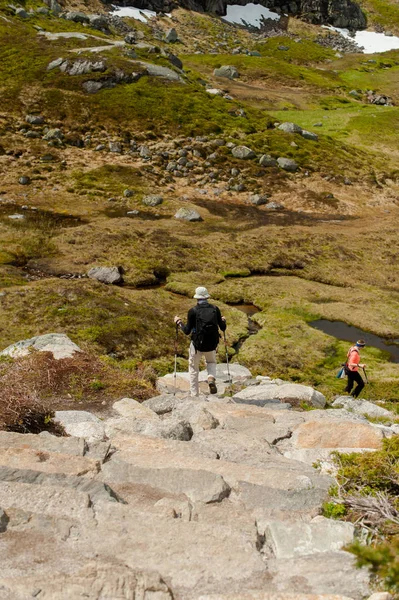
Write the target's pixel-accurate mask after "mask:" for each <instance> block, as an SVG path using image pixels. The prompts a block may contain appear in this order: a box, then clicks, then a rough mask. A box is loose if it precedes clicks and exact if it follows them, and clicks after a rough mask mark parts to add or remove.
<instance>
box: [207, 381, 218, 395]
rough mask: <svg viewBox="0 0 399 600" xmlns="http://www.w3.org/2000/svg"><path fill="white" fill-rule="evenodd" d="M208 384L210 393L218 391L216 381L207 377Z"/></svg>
mask: <svg viewBox="0 0 399 600" xmlns="http://www.w3.org/2000/svg"><path fill="white" fill-rule="evenodd" d="M208 385H209V391H210V393H211V394H217V393H218V389H217V387H216V383H215V380H214V379H209V381H208Z"/></svg>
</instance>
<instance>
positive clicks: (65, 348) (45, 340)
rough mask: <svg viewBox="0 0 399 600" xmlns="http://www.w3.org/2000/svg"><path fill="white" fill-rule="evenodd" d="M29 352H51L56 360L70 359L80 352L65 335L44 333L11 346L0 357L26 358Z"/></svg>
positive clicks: (0, 353)
mask: <svg viewBox="0 0 399 600" xmlns="http://www.w3.org/2000/svg"><path fill="white" fill-rule="evenodd" d="M31 350H38V351H40V352H52V354H53V356H54V358H55V359H57V360H58V359H60V358H71V357H72V356H73V355H74V354H75V352H80V351H81V350H80V348H79V346H77V345H76V344H75V343H74V342H72V340H70V339H69V337H68V336H67V335H65V333H46V334H45V335H38V336H35V337H32V338H29V339H27V340H21V341H20V342H16V343H15V344H11V346H8V347H7V348H6V349H5V350H3V351H2V352H0V356H11V358H19V357H20V356H27V355H28V354H29V353H30V351H31Z"/></svg>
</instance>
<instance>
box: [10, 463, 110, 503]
mask: <svg viewBox="0 0 399 600" xmlns="http://www.w3.org/2000/svg"><path fill="white" fill-rule="evenodd" d="M11 483H15V484H21V485H24V486H30V487H31V489H32V493H35V491H36V492H37V493H38V494H39V493H40V492H41V490H47V491H48V492H49V493H50V491H53V489H54V490H58V491H59V492H60V493H62V491H63V490H68V493H69V491H72V492H76V493H80V494H82V495H83V496H85V495H87V496H89V498H90V502H96V501H98V500H101V499H105V500H107V501H111V502H116V501H117V497H116V494H115V493H114V492H113V491H112V489H111V488H110V487H109V486H107V485H106V484H104V483H103V482H102V481H99V480H95V479H90V478H86V477H78V476H76V475H66V474H64V473H44V472H41V471H35V470H32V469H15V468H12V467H6V466H0V484H11ZM0 505H1V504H0Z"/></svg>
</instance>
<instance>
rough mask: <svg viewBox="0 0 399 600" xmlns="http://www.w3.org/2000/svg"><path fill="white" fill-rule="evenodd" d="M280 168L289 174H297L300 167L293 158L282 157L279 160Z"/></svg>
mask: <svg viewBox="0 0 399 600" xmlns="http://www.w3.org/2000/svg"><path fill="white" fill-rule="evenodd" d="M277 163H278V166H279V167H280V168H281V169H284V171H288V172H289V173H295V171H297V170H298V165H297V163H296V162H295V160H293V159H292V158H283V157H280V158H278V159H277Z"/></svg>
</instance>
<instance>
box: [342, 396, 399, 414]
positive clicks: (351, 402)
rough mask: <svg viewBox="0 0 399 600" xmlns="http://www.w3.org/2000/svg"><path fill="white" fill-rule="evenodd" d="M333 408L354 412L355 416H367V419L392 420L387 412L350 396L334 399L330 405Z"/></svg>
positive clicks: (366, 401)
mask: <svg viewBox="0 0 399 600" xmlns="http://www.w3.org/2000/svg"><path fill="white" fill-rule="evenodd" d="M332 405H333V406H334V407H339V408H345V409H346V410H348V411H351V412H354V413H355V414H357V415H364V416H365V415H368V416H369V417H387V418H389V419H392V418H394V416H395V415H393V414H392V413H391V412H390V411H389V410H386V408H382V407H381V406H377V404H374V403H373V402H369V401H368V400H355V398H352V397H351V396H340V397H339V398H336V400H334V402H333V403H332Z"/></svg>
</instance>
